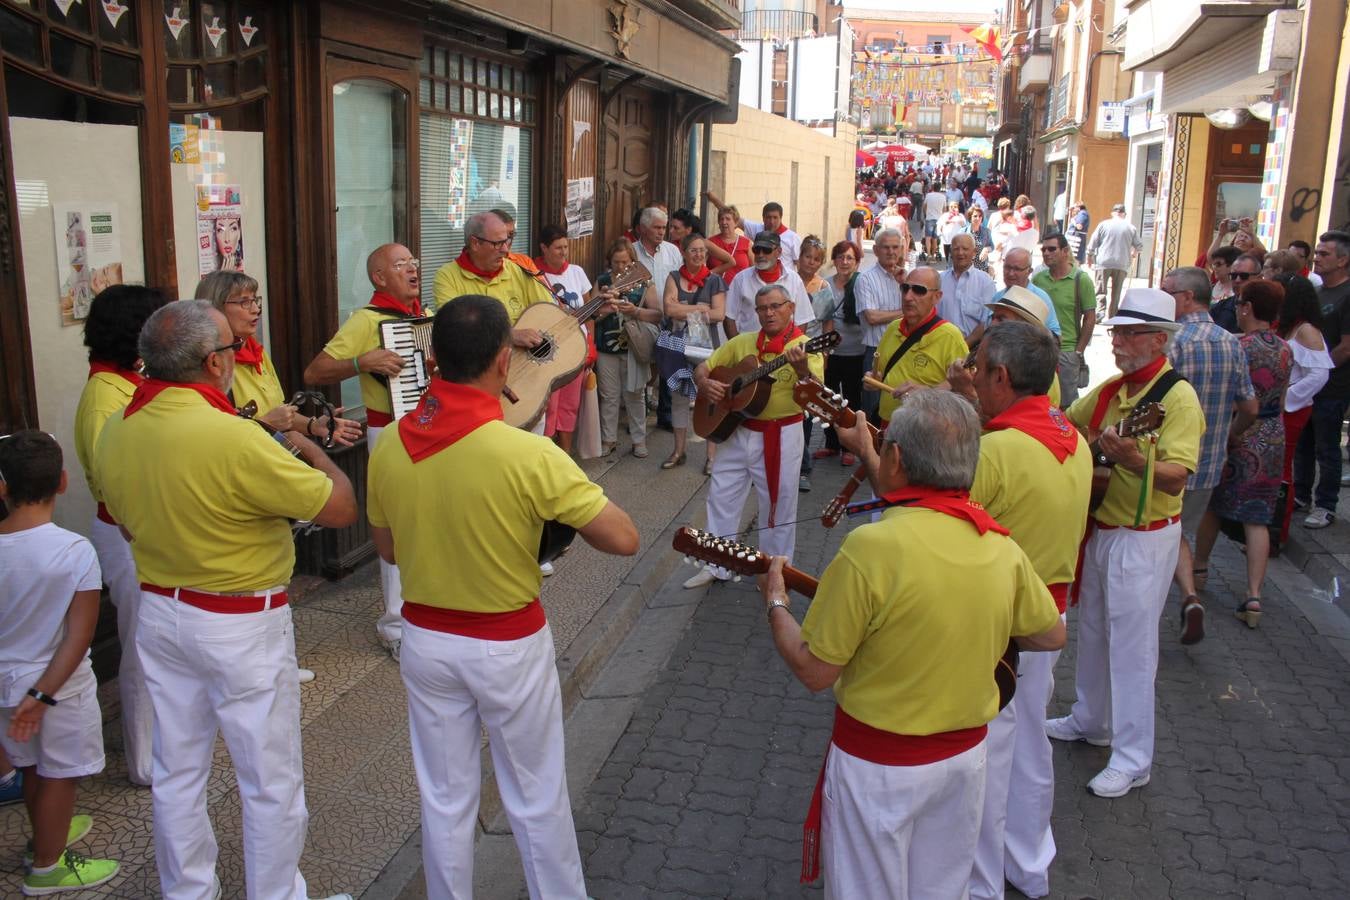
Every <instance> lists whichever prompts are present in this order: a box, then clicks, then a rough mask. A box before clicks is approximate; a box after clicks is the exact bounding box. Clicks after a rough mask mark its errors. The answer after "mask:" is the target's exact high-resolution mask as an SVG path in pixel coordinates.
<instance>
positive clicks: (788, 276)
mask: <svg viewBox="0 0 1350 900" xmlns="http://www.w3.org/2000/svg"><path fill="white" fill-rule="evenodd" d="M750 253H751V255H752V257H753V259H754V262H755V264H754V265H753V266H751V267H750V268H748V269H744V270H742V271H740V272H737V273H736V277H735V278H733V279H731V284H730V285H729V286H728V287H727V313H726V318H725V319H723V320H722V327H723V328H724V329H725V330H726V333H727V337H728V338H733V337H735V336H736V335H738V334H740V333H742V332H747V331H759V328H760V323H759V316H758V315H756V313H755V295H756V294H758V293H759V292H760V290H761V289H763V288H764V287H767V286H768V285H771V284H776V285H778V286H779V287H781V288H782V289H783V291H784V293H786V294H787V296H788V298H789V299H790V300H791V301H792V304H793V316H794V321H795V322H796V324H797V325H798V326H805V325H809V324H810V323H811V322H814V321H815V319H816V314H815V310H814V309H812V307H811V298H810V297H808V296H807V295H806V286H805V285H804V284H802V279H801V276H800V275H798V274H797V270H796V269H794V268H793V267H792V266H789V265H786V264H785V263H784V262H783V260H782V256H783V242H782V239H781V238H779V236H778V235H777V234H776V233H774V232H772V231H761V232H760V233H759V234H757V235H755V240H754V242H753V243H751V245H750Z"/></svg>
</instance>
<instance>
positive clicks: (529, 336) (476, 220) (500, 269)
mask: <svg viewBox="0 0 1350 900" xmlns="http://www.w3.org/2000/svg"><path fill="white" fill-rule="evenodd" d="M511 232H512V229H511V226H510V225H509V224H507V223H506V222H505V221H503V220H502V218H501V216H499V215H497V214H496V213H495V212H492V211H488V212H481V213H475V214H474V215H472V216H470V217H469V220H468V221H467V222H465V223H464V249H463V250H461V251H460V254H459V256H458V257H456V258H455V259H452V260H451V261H450V262H448V263H446V264H445V265H443V266H441V268H440V270H439V271H437V272H436V280H435V282H433V284H432V290H433V292H434V293H435V296H436V304H437V305H438V306H439V305H441V304H444V303H446V302H448V301H450V300H453V299H454V298H455V297H460V296H463V295H464V294H483V295H486V296H488V297H492V298H494V299H496V300H499V301H501V304H502V305H503V306H505V307H506V314H507V315H508V316H509V317H510V319H511V324H512V325H515V324H516V320H517V319H519V318H520V314H521V313H523V312H524V311H525V309H526V307H529V306H533V305H534V304H536V303H552V302H553V296H552V295H551V294H550V293H549V292H548V288H546V287H544V285H543V283H542V282H540V281H539V279H537V278H535V277H533V276H532V275H531V274H530V273H529V272H526V271H525V270H524V269H522V268H521V267H520V266H518V265H516V264H515V263H514V262H512V261H511V260H510V259H508V257H509V256H510V254H511ZM512 340H513V341H514V342H515V344H516V346H518V347H533V346H534V345H535V344H537V343H538V342H539V334H538V332H533V331H531V332H528V333H526V332H514V333H513V336H512Z"/></svg>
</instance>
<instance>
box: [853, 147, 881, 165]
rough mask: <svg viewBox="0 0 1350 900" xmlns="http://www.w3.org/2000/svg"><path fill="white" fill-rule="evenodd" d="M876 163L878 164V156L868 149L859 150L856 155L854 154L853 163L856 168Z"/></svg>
mask: <svg viewBox="0 0 1350 900" xmlns="http://www.w3.org/2000/svg"><path fill="white" fill-rule="evenodd" d="M876 164H877V158H876V157H875V156H873V155H872V154H870V153H867V152H866V151H863V150H859V151H858V152H857V153H855V154H854V156H853V165H854V166H855V167H856V168H859V169H861V168H863V167H864V166H875V165H876Z"/></svg>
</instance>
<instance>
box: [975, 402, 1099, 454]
mask: <svg viewBox="0 0 1350 900" xmlns="http://www.w3.org/2000/svg"><path fill="white" fill-rule="evenodd" d="M1005 428H1013V429H1016V430H1017V431H1020V432H1022V433H1023V434H1025V435H1028V436H1029V437H1033V438H1035V439H1036V440H1038V441H1040V442H1041V443H1042V444H1044V445H1045V449H1047V450H1049V451H1050V452H1051V453H1053V454H1055V459H1056V460H1058V461H1059V462H1064V460H1065V459H1066V458H1067V457H1068V455H1069V454H1070V453H1072V452H1073V451H1074V450H1076V449H1078V429H1076V428H1074V427H1073V426H1072V425H1070V424H1069V420H1068V419H1066V418H1064V413H1063V412H1061V411H1060V409H1059V408H1058V407H1056V406H1053V405H1052V404H1051V403H1050V398H1049V397H1047V396H1046V395H1045V394H1039V395H1037V396H1034V397H1023V398H1022V399H1021V400H1018V401H1017V402H1016V403H1014V404H1013V405H1012V406H1009V407H1008V408H1007V409H1005V410H1004V411H1003V412H1001V413H999V414H998V415H996V416H994V417H993V418H992V419H990V420H989V421H988V422H986V423H985V426H984V430H985V431H1002V430H1003V429H1005Z"/></svg>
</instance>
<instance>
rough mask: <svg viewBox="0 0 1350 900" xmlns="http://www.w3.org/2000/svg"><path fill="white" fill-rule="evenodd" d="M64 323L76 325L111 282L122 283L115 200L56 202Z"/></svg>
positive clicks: (58, 270)
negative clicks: (96, 202)
mask: <svg viewBox="0 0 1350 900" xmlns="http://www.w3.org/2000/svg"><path fill="white" fill-rule="evenodd" d="M52 219H53V225H54V231H55V234H56V281H57V284H59V285H60V286H61V293H60V296H59V298H58V300H59V305H60V308H61V324H62V325H77V324H79V323H80V322H81V321H82V320H84V319H85V318H87V317H88V316H89V304H90V303H92V302H93V300H94V297H95V296H97V295H98V293H99V291H102V290H103V289H104V288H106V287H107V286H108V285H111V284H121V283H122V241H121V238H120V235H119V234H118V231H117V204H116V203H104V204H93V203H53V204H52Z"/></svg>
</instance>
